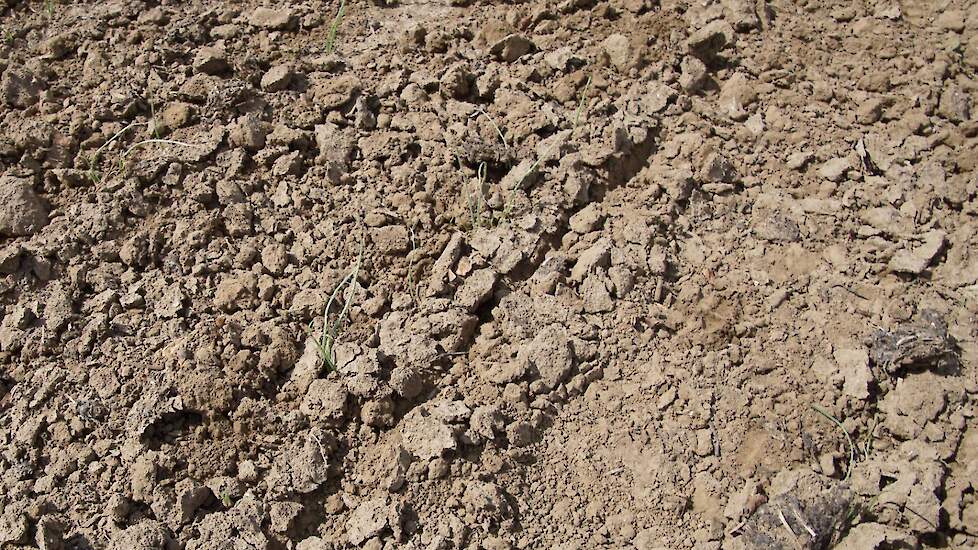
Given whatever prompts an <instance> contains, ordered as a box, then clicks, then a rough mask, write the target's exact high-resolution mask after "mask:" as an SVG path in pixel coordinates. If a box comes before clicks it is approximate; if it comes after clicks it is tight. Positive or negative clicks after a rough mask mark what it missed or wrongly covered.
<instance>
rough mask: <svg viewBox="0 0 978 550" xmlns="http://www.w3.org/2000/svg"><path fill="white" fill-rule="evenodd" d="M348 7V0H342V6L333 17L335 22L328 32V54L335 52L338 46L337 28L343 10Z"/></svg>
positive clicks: (331, 24)
mask: <svg viewBox="0 0 978 550" xmlns="http://www.w3.org/2000/svg"><path fill="white" fill-rule="evenodd" d="M345 9H346V0H340V7H339V9H337V10H336V17H334V18H333V22H332V23H330V25H329V30H328V31H327V32H326V55H330V54H332V53H333V49H334V48H335V46H336V30H337V29H338V28H339V26H340V21H341V20H342V19H343V11H344V10H345Z"/></svg>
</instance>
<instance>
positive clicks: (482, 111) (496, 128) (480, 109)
mask: <svg viewBox="0 0 978 550" xmlns="http://www.w3.org/2000/svg"><path fill="white" fill-rule="evenodd" d="M479 113H480V114H482V116H484V117H486V118H487V119H488V120H489V124H492V127H493V128H494V129H495V130H496V135H498V136H499V139H500V140H501V141H502V142H503V147H505V148H506V150H507V151H509V143H507V142H506V136H504V135H503V131H502V130H500V129H499V125H498V124H496V121H495V119H493V118H492V116H490V115H489V113H487V112H486V110H485V109H483V108H482V107H479Z"/></svg>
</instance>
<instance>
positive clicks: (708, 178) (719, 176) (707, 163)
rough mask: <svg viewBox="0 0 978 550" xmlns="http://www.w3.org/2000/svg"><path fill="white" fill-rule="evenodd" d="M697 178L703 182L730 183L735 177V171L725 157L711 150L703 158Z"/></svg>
mask: <svg viewBox="0 0 978 550" xmlns="http://www.w3.org/2000/svg"><path fill="white" fill-rule="evenodd" d="M699 179H700V181H702V182H705V183H721V182H722V183H732V182H734V181H736V179H737V172H736V170H734V167H733V165H732V164H730V161H729V160H727V159H726V157H724V156H723V155H721V154H720V153H717V152H716V151H713V152H711V153H709V154H708V155H706V157H705V158H704V159H703V165H702V166H701V167H700V172H699Z"/></svg>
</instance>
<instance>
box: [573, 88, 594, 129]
mask: <svg viewBox="0 0 978 550" xmlns="http://www.w3.org/2000/svg"><path fill="white" fill-rule="evenodd" d="M590 88H591V77H590V75H589V76H588V77H587V82H585V83H584V90H583V91H582V92H581V99H580V101H579V102H578V103H577V110H576V111H574V129H575V130H576V129H577V125H578V123H579V122H580V121H581V111H582V110H583V109H584V101H586V100H587V92H588V90H589V89H590Z"/></svg>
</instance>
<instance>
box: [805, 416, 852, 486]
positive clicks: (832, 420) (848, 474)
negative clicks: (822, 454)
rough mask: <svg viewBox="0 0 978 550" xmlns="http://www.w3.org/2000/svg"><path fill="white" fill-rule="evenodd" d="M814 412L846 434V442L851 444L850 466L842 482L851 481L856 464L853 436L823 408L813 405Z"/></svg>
mask: <svg viewBox="0 0 978 550" xmlns="http://www.w3.org/2000/svg"><path fill="white" fill-rule="evenodd" d="M812 410H814V411H815V412H817V413H818V414H820V415H822V416H824V417H825V418H827V419H828V420H829V421H831V422H832V423H833V424H835V425H836V426H838V427H839V429H840V430H842V433H843V434H845V436H846V441H847V442H848V443H849V464H848V466H847V468H846V477H844V478H843V479H842V481H849V476H851V475H852V467H853V465H855V463H856V445H855V444H854V443H853V442H852V436H850V435H849V432H848V431H847V430H846V428H845V426H843V425H842V422H839V420H838V419H837V418H836V417H834V416H832V415H831V414H829V413H828V412H827V411H826V410H825V409H823V408H822V407H819V406H818V405H812Z"/></svg>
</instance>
